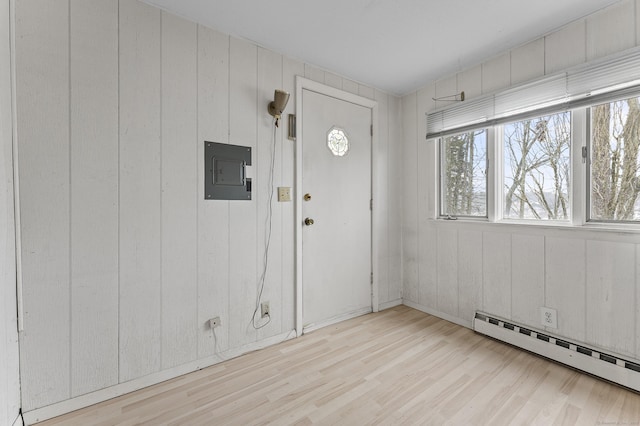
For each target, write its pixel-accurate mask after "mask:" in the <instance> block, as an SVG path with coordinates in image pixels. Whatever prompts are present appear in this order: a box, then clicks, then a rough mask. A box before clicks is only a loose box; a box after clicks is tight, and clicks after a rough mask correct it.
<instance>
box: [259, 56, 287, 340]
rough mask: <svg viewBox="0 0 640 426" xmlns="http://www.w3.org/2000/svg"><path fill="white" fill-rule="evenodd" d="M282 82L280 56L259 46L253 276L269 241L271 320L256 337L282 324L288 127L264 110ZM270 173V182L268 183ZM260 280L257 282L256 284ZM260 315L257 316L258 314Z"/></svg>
mask: <svg viewBox="0 0 640 426" xmlns="http://www.w3.org/2000/svg"><path fill="white" fill-rule="evenodd" d="M281 85H282V56H281V55H278V54H276V53H274V52H272V51H269V50H266V49H263V48H258V98H257V111H256V112H257V121H258V127H257V132H258V133H257V146H256V150H255V155H254V158H255V163H256V164H257V165H258V168H257V170H256V173H255V174H254V176H255V186H254V188H255V191H256V192H255V203H256V211H257V223H256V229H257V230H258V234H257V244H256V273H257V274H256V276H257V277H258V278H260V277H261V276H262V272H263V270H264V269H263V268H264V267H265V263H264V251H265V248H266V245H267V241H268V238H269V233H270V234H271V237H270V242H269V253H268V259H267V264H266V267H267V268H266V275H265V277H264V289H263V293H262V300H263V301H264V302H269V308H270V309H271V315H270V317H271V320H270V321H269V324H268V325H266V326H265V327H264V328H261V329H260V330H258V333H257V334H258V339H262V338H264V337H266V336H269V335H273V334H276V333H279V332H281V324H282V316H281V313H282V307H281V306H280V303H281V301H282V282H281V278H280V277H281V276H282V261H281V257H280V256H281V255H282V232H281V227H282V209H283V205H284V204H285V203H284V202H278V194H277V192H278V189H277V187H278V186H282V185H280V182H281V181H282V175H281V169H282V144H283V141H282V133H283V132H286V129H287V125H288V123H287V118H286V115H284V116H283V119H282V120H280V127H278V128H275V130H276V132H275V134H274V122H273V117H272V116H271V115H270V114H269V113H268V112H267V105H268V104H269V102H271V101H272V100H273V92H274V90H275V89H281ZM272 150H273V155H275V157H274V164H273V170H271V168H272V164H271V159H272V157H271V156H272ZM271 173H273V178H272V179H273V182H271V183H270V182H269V178H270V175H271ZM270 205H271V212H272V214H271V220H270V221H267V217H268V215H269V214H268V213H269V206H270ZM258 285H260V282H259V280H257V282H256V291H259V288H258V287H257V286H258ZM259 316H260V315H258V317H259ZM263 321H264V320H263Z"/></svg>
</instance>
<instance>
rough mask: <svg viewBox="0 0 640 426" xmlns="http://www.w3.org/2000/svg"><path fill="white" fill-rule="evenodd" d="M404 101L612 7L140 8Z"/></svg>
mask: <svg viewBox="0 0 640 426" xmlns="http://www.w3.org/2000/svg"><path fill="white" fill-rule="evenodd" d="M144 1H145V2H146V3H149V4H153V5H156V6H159V7H161V8H163V9H166V10H168V11H171V12H173V13H175V14H177V15H180V16H184V17H186V18H188V19H191V20H193V21H196V22H199V23H201V24H204V25H206V26H209V27H212V28H215V29H217V30H219V31H222V32H224V33H227V34H231V35H233V36H236V37H240V38H244V39H247V40H251V41H253V42H255V43H257V44H258V45H260V46H264V47H266V48H268V49H271V50H274V51H276V52H279V53H282V54H284V55H287V56H289V57H292V58H297V59H300V60H302V61H304V62H306V63H309V64H312V65H315V66H318V67H321V68H324V69H327V70H331V71H333V72H336V73H338V74H340V75H343V76H345V77H348V78H351V79H353V80H356V81H358V82H361V83H364V84H367V85H370V86H373V87H376V88H379V89H383V90H386V91H388V92H390V93H395V94H399V95H401V94H405V93H408V92H410V91H413V90H415V89H417V88H419V87H421V86H423V85H425V84H426V83H427V82H429V81H431V80H434V79H437V78H440V77H444V76H446V75H449V74H452V73H455V72H458V71H461V70H464V69H467V68H469V67H471V66H473V65H476V64H478V63H480V62H482V61H484V60H486V59H488V58H490V57H492V56H495V55H497V54H498V53H500V52H504V51H506V50H508V49H511V48H513V47H516V46H518V45H521V44H524V43H525V42H528V41H531V40H534V39H536V38H538V37H540V36H541V35H544V34H546V33H549V32H551V31H552V30H554V29H557V28H559V27H561V26H563V25H565V24H567V23H569V22H572V21H574V20H576V19H578V18H581V17H584V16H586V15H588V14H590V13H592V12H594V11H596V10H599V9H602V8H604V7H606V6H607V5H610V4H612V3H615V2H616V1H617V0H322V1H318V0H316V1H311V0H270V1H264V0H144Z"/></svg>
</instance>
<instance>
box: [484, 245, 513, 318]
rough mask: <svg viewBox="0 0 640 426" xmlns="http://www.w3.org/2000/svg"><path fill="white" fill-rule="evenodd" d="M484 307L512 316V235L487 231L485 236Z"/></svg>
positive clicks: (504, 315)
mask: <svg viewBox="0 0 640 426" xmlns="http://www.w3.org/2000/svg"><path fill="white" fill-rule="evenodd" d="M482 252H483V253H484V256H483V259H482V271H483V282H482V288H483V302H482V303H483V309H484V310H485V311H486V312H487V313H490V314H495V315H498V316H501V317H503V318H510V317H511V273H512V271H511V235H510V234H508V233H501V232H485V233H484V236H483V247H482Z"/></svg>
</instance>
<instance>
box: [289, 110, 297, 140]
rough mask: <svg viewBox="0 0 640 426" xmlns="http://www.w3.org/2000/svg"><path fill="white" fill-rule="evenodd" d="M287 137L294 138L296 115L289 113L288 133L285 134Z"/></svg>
mask: <svg viewBox="0 0 640 426" xmlns="http://www.w3.org/2000/svg"><path fill="white" fill-rule="evenodd" d="M287 138H289V140H291V141H295V140H296V115H295V114H289V133H288V134H287Z"/></svg>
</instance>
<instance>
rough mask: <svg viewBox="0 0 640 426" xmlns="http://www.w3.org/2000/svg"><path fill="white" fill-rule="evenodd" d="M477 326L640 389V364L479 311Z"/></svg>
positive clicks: (590, 372)
mask: <svg viewBox="0 0 640 426" xmlns="http://www.w3.org/2000/svg"><path fill="white" fill-rule="evenodd" d="M473 329H474V330H475V331H476V332H478V333H481V334H484V335H487V336H490V337H493V338H494V339H498V340H501V341H503V342H506V343H509V344H511V345H514V346H517V347H520V348H522V349H526V350H528V351H530V352H533V353H536V354H538V355H542V356H544V357H546V358H550V359H552V360H555V361H558V362H560V363H563V364H566V365H568V366H571V367H573V368H576V369H578V370H582V371H584V372H586V373H589V374H593V375H594V376H598V377H601V378H603V379H605V380H609V381H611V382H614V383H618V384H620V385H622V386H625V387H628V388H631V389H634V390H636V391H638V392H640V364H639V363H636V362H631V361H627V360H625V359H622V358H620V357H619V356H618V355H612V354H607V353H605V352H602V351H601V350H600V349H594V348H589V347H587V346H584V345H581V344H575V343H572V342H569V341H567V340H564V339H562V338H560V337H555V336H553V335H551V334H547V333H545V332H543V331H537V330H534V329H532V328H529V327H524V326H520V325H517V324H515V323H513V322H508V321H505V320H503V319H499V318H496V317H494V316H492V315H490V314H485V313H482V312H476V314H475V318H474V320H473Z"/></svg>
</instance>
